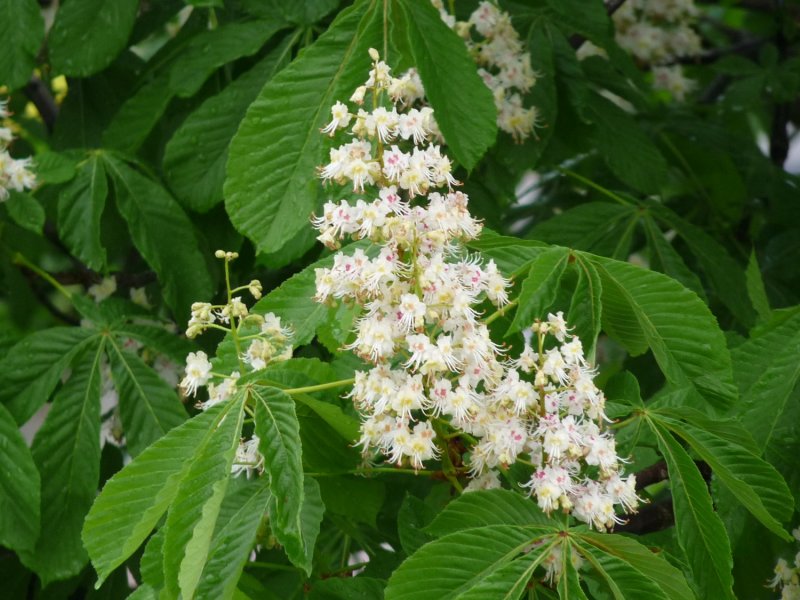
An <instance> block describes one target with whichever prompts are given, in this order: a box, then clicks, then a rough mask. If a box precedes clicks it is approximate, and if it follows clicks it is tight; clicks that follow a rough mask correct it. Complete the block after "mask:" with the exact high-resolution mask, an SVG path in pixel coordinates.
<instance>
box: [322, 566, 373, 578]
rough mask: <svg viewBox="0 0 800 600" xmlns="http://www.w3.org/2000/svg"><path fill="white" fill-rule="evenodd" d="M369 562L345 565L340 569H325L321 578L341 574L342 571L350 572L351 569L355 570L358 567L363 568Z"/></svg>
mask: <svg viewBox="0 0 800 600" xmlns="http://www.w3.org/2000/svg"><path fill="white" fill-rule="evenodd" d="M368 564H369V562H360V563H356V564H354V565H346V566H344V567H342V568H341V569H336V570H335V571H326V572H325V573H323V574H322V578H323V579H325V578H326V577H333V576H335V575H341V574H342V573H351V572H352V571H357V570H358V569H363V568H364V567H366V566H367V565H368Z"/></svg>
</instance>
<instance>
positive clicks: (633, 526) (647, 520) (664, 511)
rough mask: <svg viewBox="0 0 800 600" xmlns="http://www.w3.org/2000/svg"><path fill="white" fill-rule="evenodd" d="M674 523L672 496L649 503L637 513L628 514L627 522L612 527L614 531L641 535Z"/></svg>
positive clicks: (666, 527) (665, 527)
mask: <svg viewBox="0 0 800 600" xmlns="http://www.w3.org/2000/svg"><path fill="white" fill-rule="evenodd" d="M674 524H675V511H674V510H673V508H672V498H667V499H666V500H662V501H661V502H656V503H655V504H650V505H649V506H646V507H644V508H643V509H642V510H640V511H639V512H638V513H636V514H634V515H630V517H629V518H628V522H627V523H625V524H624V525H620V526H619V527H615V528H614V533H634V534H636V535H642V534H645V533H652V532H654V531H661V530H662V529H668V528H669V527H672V526H673V525H674Z"/></svg>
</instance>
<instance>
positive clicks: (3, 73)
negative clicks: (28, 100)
mask: <svg viewBox="0 0 800 600" xmlns="http://www.w3.org/2000/svg"><path fill="white" fill-rule="evenodd" d="M0 15H3V18H2V19H0V40H3V52H2V53H0V85H5V86H7V87H8V89H9V91H12V92H13V91H14V90H16V89H17V88H21V87H22V86H23V85H25V84H26V83H28V80H29V79H30V78H31V75H33V69H34V68H35V67H36V56H37V55H38V54H39V47H40V46H41V45H42V40H43V39H44V20H43V19H42V15H41V12H40V10H39V3H38V2H36V0H0Z"/></svg>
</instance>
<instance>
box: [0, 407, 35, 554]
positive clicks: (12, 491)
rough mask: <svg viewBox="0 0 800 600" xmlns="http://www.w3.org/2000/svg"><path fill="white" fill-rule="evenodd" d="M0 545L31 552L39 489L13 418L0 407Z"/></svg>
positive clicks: (28, 452) (33, 466)
mask: <svg viewBox="0 0 800 600" xmlns="http://www.w3.org/2000/svg"><path fill="white" fill-rule="evenodd" d="M0 440H3V442H2V446H3V451H2V452H0V545H2V546H5V547H6V548H10V549H11V550H16V551H17V552H19V551H24V550H31V549H33V547H34V546H35V544H36V540H37V539H38V537H39V519H40V511H41V491H40V489H41V486H40V483H39V471H38V470H37V469H36V465H35V464H34V462H33V457H32V456H31V451H30V450H29V449H28V446H27V444H26V443H25V440H24V438H23V437H22V434H21V433H20V431H19V428H18V426H17V424H16V422H15V421H14V417H12V416H11V413H10V412H8V410H6V408H5V407H4V406H3V405H2V404H0Z"/></svg>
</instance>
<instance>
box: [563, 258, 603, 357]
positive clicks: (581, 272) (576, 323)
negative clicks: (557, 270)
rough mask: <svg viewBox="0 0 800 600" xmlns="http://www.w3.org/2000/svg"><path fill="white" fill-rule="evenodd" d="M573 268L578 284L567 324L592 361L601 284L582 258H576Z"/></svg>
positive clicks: (599, 319)
mask: <svg viewBox="0 0 800 600" xmlns="http://www.w3.org/2000/svg"><path fill="white" fill-rule="evenodd" d="M575 267H576V268H577V270H578V283H577V284H576V286H575V292H574V293H573V295H572V301H571V302H570V305H569V310H568V311H567V323H569V324H570V325H571V326H572V327H573V328H574V329H573V332H572V333H573V334H574V335H577V336H578V337H579V338H580V339H581V342H582V343H583V349H584V352H585V354H586V356H587V358H588V359H589V360H590V361H593V360H594V354H595V347H596V346H597V337H598V336H599V335H600V329H601V328H602V316H603V303H602V297H603V283H602V282H601V281H600V274H599V273H598V272H597V269H595V267H594V265H593V264H591V263H590V262H588V261H586V260H584V258H583V257H581V256H577V257H576V260H575Z"/></svg>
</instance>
